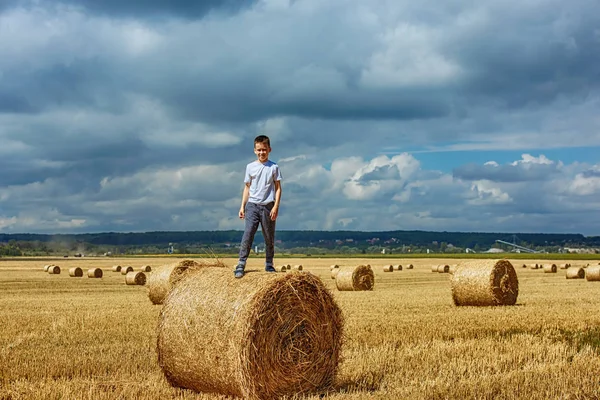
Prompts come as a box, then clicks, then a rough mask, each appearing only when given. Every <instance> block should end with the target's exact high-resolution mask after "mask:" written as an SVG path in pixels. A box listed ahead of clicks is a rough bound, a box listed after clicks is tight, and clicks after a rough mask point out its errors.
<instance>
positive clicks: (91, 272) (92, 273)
mask: <svg viewBox="0 0 600 400" xmlns="http://www.w3.org/2000/svg"><path fill="white" fill-rule="evenodd" d="M87 276H88V278H102V270H101V269H100V268H90V269H88V272H87Z"/></svg>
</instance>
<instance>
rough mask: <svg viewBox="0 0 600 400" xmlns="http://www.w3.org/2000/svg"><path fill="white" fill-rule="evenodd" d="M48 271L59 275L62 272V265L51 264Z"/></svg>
mask: <svg viewBox="0 0 600 400" xmlns="http://www.w3.org/2000/svg"><path fill="white" fill-rule="evenodd" d="M48 273H49V274H50V275H59V274H60V267H59V266H58V265H51V266H50V267H49V268H48Z"/></svg>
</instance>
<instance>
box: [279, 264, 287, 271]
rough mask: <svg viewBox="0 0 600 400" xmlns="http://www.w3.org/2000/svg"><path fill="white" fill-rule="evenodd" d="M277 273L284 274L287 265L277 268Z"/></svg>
mask: <svg viewBox="0 0 600 400" xmlns="http://www.w3.org/2000/svg"><path fill="white" fill-rule="evenodd" d="M279 271H281V272H286V271H287V265H282V266H281V267H280V268H279Z"/></svg>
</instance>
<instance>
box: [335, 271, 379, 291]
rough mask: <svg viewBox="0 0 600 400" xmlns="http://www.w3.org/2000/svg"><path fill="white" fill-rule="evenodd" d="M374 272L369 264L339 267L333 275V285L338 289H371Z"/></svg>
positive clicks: (373, 283)
mask: <svg viewBox="0 0 600 400" xmlns="http://www.w3.org/2000/svg"><path fill="white" fill-rule="evenodd" d="M374 285H375V274H373V270H372V269H371V266H370V265H359V266H358V267H356V268H340V271H339V272H338V273H337V276H336V277H335V286H336V287H337V289H338V290H340V291H361V290H373V286H374Z"/></svg>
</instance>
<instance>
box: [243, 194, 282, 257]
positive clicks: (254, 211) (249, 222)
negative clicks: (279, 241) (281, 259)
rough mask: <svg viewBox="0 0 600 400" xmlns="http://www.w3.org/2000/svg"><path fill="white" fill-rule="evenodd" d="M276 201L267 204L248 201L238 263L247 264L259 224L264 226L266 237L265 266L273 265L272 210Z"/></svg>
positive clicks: (273, 232) (273, 233)
mask: <svg viewBox="0 0 600 400" xmlns="http://www.w3.org/2000/svg"><path fill="white" fill-rule="evenodd" d="M274 205H275V203H269V204H265V205H261V204H256V203H251V202H248V203H246V208H245V210H244V213H245V216H244V220H245V221H246V225H245V227H244V236H242V244H241V245H240V260H239V262H238V265H241V266H244V267H245V266H246V260H247V259H248V255H249V254H250V248H251V247H252V243H253V242H254V235H255V234H256V231H257V230H258V224H260V227H261V228H262V233H263V237H264V238H265V247H266V249H265V254H266V260H265V266H266V267H269V266H271V267H272V266H273V256H274V255H275V221H273V220H272V219H271V210H272V209H273V206H274Z"/></svg>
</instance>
